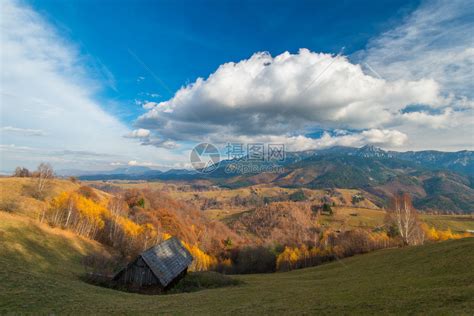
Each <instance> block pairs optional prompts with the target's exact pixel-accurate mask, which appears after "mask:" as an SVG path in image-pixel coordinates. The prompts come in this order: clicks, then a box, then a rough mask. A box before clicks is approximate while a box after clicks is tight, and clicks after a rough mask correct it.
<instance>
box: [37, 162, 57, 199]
mask: <svg viewBox="0 0 474 316" xmlns="http://www.w3.org/2000/svg"><path fill="white" fill-rule="evenodd" d="M35 176H36V177H37V180H36V196H37V197H43V196H44V193H45V190H46V188H47V186H48V184H49V182H50V180H51V179H52V178H53V177H54V171H53V168H52V167H51V165H50V164H49V163H44V162H42V163H41V164H40V165H39V166H38V169H37V170H36V172H35Z"/></svg>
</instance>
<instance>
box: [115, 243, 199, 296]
mask: <svg viewBox="0 0 474 316" xmlns="http://www.w3.org/2000/svg"><path fill="white" fill-rule="evenodd" d="M192 261H193V257H192V256H191V254H190V253H189V251H188V250H187V249H186V248H185V247H184V246H183V244H182V243H181V242H180V241H179V239H178V238H175V237H173V238H170V239H167V240H165V241H163V242H162V243H160V244H158V245H156V246H154V247H151V248H150V249H148V250H146V251H144V252H143V253H142V254H140V255H139V256H138V257H137V258H136V259H135V260H133V261H132V262H130V263H129V264H128V265H127V266H126V267H125V268H124V269H122V270H121V271H120V272H118V273H117V274H116V275H115V276H114V278H113V280H114V281H115V282H117V283H119V284H123V285H126V286H129V287H131V288H138V289H140V288H150V287H153V288H156V289H159V290H164V289H166V288H168V287H170V286H171V285H172V284H175V283H176V282H177V281H178V280H179V279H181V278H182V277H183V276H184V275H186V272H187V270H188V266H189V265H190V264H191V262H192Z"/></svg>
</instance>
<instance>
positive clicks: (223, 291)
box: [0, 213, 474, 314]
mask: <svg viewBox="0 0 474 316" xmlns="http://www.w3.org/2000/svg"><path fill="white" fill-rule="evenodd" d="M99 249H100V246H99V245H98V244H97V243H94V242H90V241H87V240H85V239H82V238H78V237H76V236H74V235H73V234H71V233H67V232H63V231H60V230H56V229H51V228H49V227H47V226H46V225H41V224H38V223H36V222H34V221H32V220H28V219H25V218H24V217H19V216H15V215H9V214H6V213H0V251H1V256H0V313H6V312H13V313H32V312H34V313H68V314H77V313H79V314H91V313H92V314H97V313H100V314H105V313H111V312H113V313H125V314H132V313H133V314H135V313H164V314H184V313H186V314H190V313H194V314H211V313H212V314H216V313H232V314H249V313H252V314H274V313H285V314H302V313H327V314H329V313H345V314H347V313H359V314H361V313H371V314H375V313H378V314H380V313H407V312H413V313H420V314H421V313H439V314H446V313H452V314H472V311H473V310H474V284H473V280H474V271H473V270H472V266H473V265H474V238H468V239H463V240H456V241H448V242H444V243H440V244H431V245H425V246H421V247H412V248H404V249H388V250H383V251H378V252H374V253H371V254H367V255H361V256H356V257H352V258H348V259H345V260H342V261H340V262H334V263H330V264H326V265H323V266H319V267H315V268H308V269H303V270H298V271H293V272H289V273H277V274H268V275H247V276H238V277H237V278H239V279H241V280H242V281H244V282H245V284H243V285H239V286H235V287H228V288H220V289H212V290H204V291H200V292H194V293H183V294H173V295H165V296H144V295H139V294H129V293H123V292H117V291H113V290H109V289H105V288H99V287H95V286H92V285H89V284H86V283H83V282H82V281H80V280H79V277H78V275H79V274H80V273H81V271H82V268H81V265H80V263H79V262H80V257H81V256H82V255H84V254H86V253H88V252H90V251H94V250H99Z"/></svg>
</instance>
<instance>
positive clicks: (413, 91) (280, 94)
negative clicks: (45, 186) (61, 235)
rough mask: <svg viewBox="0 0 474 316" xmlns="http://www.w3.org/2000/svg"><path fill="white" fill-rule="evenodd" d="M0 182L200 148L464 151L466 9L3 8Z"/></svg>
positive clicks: (181, 4)
mask: <svg viewBox="0 0 474 316" xmlns="http://www.w3.org/2000/svg"><path fill="white" fill-rule="evenodd" d="M0 8H1V11H0V15H1V21H0V27H1V32H0V35H1V38H0V47H1V52H0V54H1V56H0V60H1V63H0V68H1V81H0V83H1V87H0V91H1V99H0V101H1V122H0V123H1V125H0V150H1V166H0V171H2V172H10V171H11V170H13V169H14V168H15V167H16V166H26V167H28V168H34V167H35V166H36V165H38V164H39V163H40V162H43V161H46V162H50V163H51V164H52V165H53V167H54V168H55V169H80V170H108V169H113V168H118V167H126V166H148V167H152V168H159V169H169V168H188V167H189V165H190V164H189V153H190V150H191V149H192V147H193V146H194V145H196V144H198V143H201V142H210V143H213V144H216V145H217V146H224V145H225V144H227V143H229V142H236V143H243V144H247V143H255V142H259V143H283V144H285V146H286V149H287V150H289V151H299V150H308V149H320V148H327V147H331V146H336V145H339V146H354V147H360V146H364V145H375V146H378V147H382V148H384V149H390V150H398V151H405V150H427V149H435V150H444V151H457V150H464V149H469V150H472V149H474V102H473V97H474V95H473V94H474V92H473V91H474V89H473V88H474V87H473V82H474V78H473V70H474V69H473V65H474V2H472V1H467V0H466V1H460V0H454V1H452V0H451V1H438V0H434V1H395V0H387V1H338V2H336V1H230V0H229V1H144V0H141V1H129V0H116V1H110V0H105V1H92V0H78V1H74V0H70V1H57V0H54V1H53V0H42V1H14V0H5V1H2V2H1V3H0Z"/></svg>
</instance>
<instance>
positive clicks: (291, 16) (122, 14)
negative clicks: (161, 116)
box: [31, 0, 419, 123]
mask: <svg viewBox="0 0 474 316" xmlns="http://www.w3.org/2000/svg"><path fill="white" fill-rule="evenodd" d="M418 3H419V1H408V2H407V1H383V2H382V1H357V2H355V1H341V2H339V3H337V2H336V3H335V2H334V1H301V2H293V1H291V2H290V1H247V2H245V1H243V2H240V1H239V2H237V1H92V0H81V1H57V0H55V1H51V0H47V1H44V0H43V1H32V2H31V5H32V7H33V8H34V9H35V10H36V11H37V12H39V13H40V14H42V15H43V16H45V17H46V18H47V19H48V21H49V22H51V23H52V24H53V25H54V26H55V27H56V28H57V29H58V31H59V32H61V33H62V35H63V36H64V37H66V38H68V40H70V41H71V42H73V43H74V44H75V45H77V46H78V47H79V49H80V51H81V53H82V54H83V55H84V56H87V57H88V58H90V61H89V65H90V66H91V67H93V68H94V69H92V72H95V75H96V76H97V77H98V79H99V80H102V81H103V82H104V83H105V89H104V91H102V94H101V95H100V96H101V97H102V98H103V100H104V101H105V102H107V101H108V100H113V101H115V102H119V103H120V105H119V106H118V108H114V107H113V105H109V107H110V108H109V107H108V106H105V108H106V109H107V110H109V111H111V112H112V113H114V114H116V115H118V116H119V117H120V118H121V119H122V120H124V121H125V122H126V123H131V122H132V121H133V120H134V119H135V118H136V116H137V115H138V114H140V113H142V112H143V111H142V109H141V108H140V107H139V106H136V104H135V103H134V100H145V99H147V100H151V101H162V100H167V99H169V98H171V97H172V96H173V94H174V92H175V91H176V90H178V89H179V88H180V87H181V86H183V85H184V84H186V83H190V82H193V81H194V80H196V78H198V77H206V76H208V75H209V74H211V73H212V72H214V71H215V70H216V69H217V67H219V65H221V64H223V63H226V62H229V61H239V60H242V59H246V58H249V57H250V56H251V55H252V54H254V53H255V52H260V51H268V52H270V53H271V54H272V55H278V54H281V53H283V52H285V51H290V52H297V51H298V50H299V49H300V48H308V49H310V50H311V51H315V52H326V53H333V54H337V53H338V52H340V51H341V49H342V48H343V47H344V53H345V54H348V55H350V54H352V53H354V52H356V51H358V50H361V49H363V48H364V47H365V46H366V44H367V42H368V40H369V39H371V38H372V37H374V36H376V35H377V34H380V33H381V32H383V31H386V30H387V29H390V27H391V26H393V25H396V24H397V23H398V22H399V21H400V19H402V18H403V17H404V16H405V15H406V14H407V13H408V12H410V11H411V10H413V9H414V8H416V7H417V5H418ZM137 59H138V60H137ZM142 63H143V64H145V65H146V68H145V66H144V65H143V64H142ZM151 72H152V73H153V74H154V75H152V74H151ZM154 76H156V77H158V78H159V80H157V79H156V78H154ZM142 78H144V79H142ZM160 81H161V82H160ZM149 94H158V95H159V97H158V96H156V97H152V96H150V95H149Z"/></svg>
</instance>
